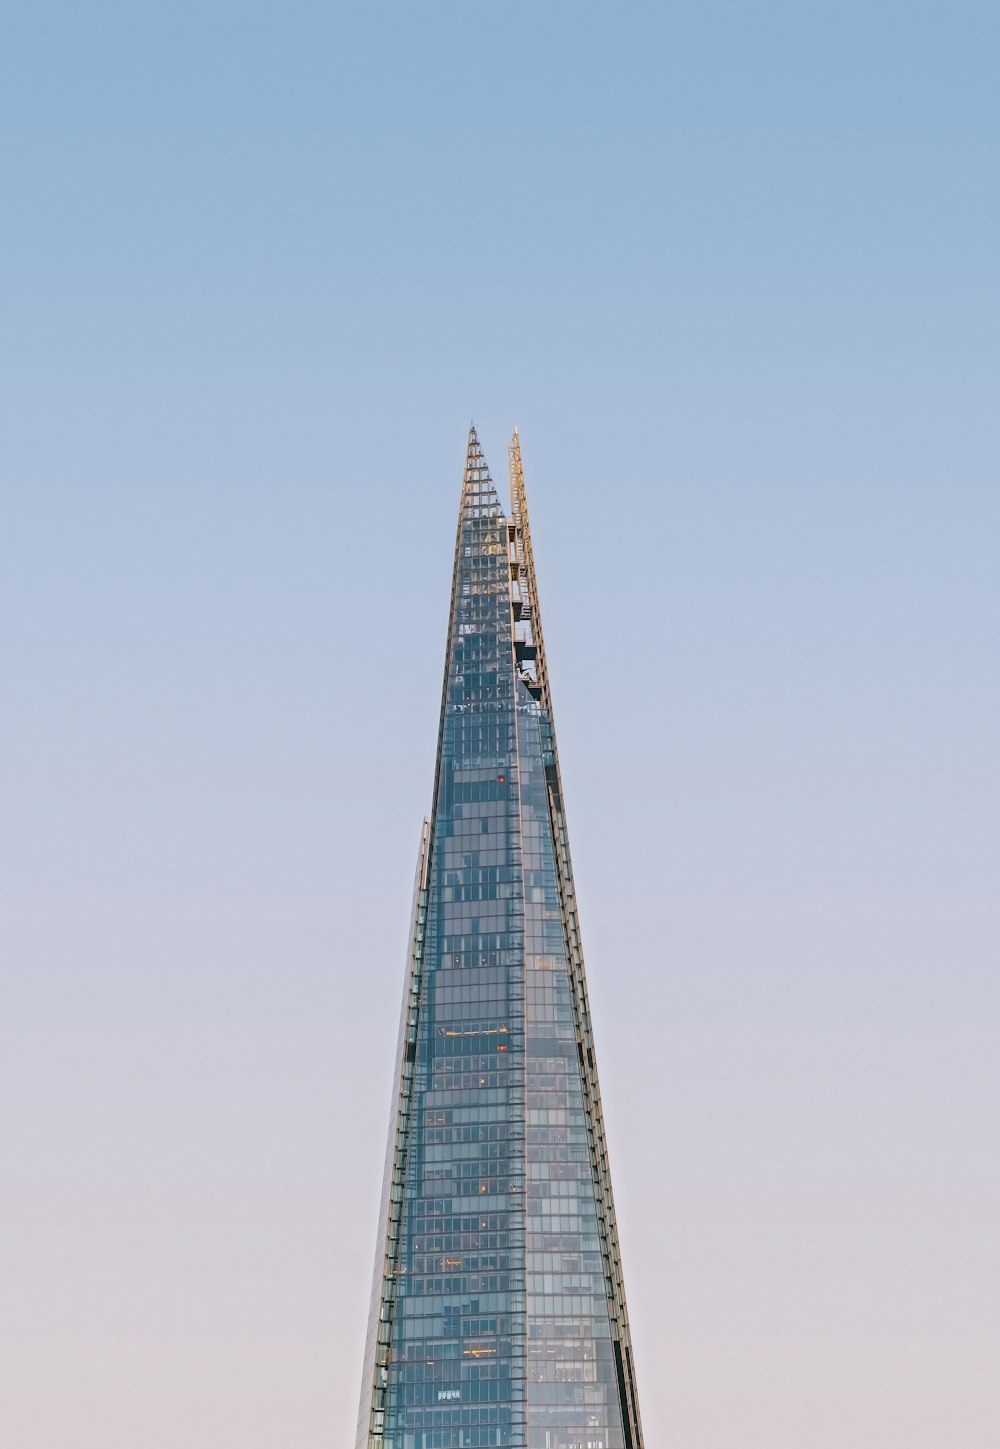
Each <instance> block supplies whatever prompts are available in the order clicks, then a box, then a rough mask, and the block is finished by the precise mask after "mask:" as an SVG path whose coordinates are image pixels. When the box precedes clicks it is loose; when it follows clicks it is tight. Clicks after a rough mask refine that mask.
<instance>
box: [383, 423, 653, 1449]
mask: <svg viewBox="0 0 1000 1449" xmlns="http://www.w3.org/2000/svg"><path fill="white" fill-rule="evenodd" d="M509 452H510V488H511V506H510V516H509V517H507V516H505V514H504V513H503V511H502V509H501V506H500V501H499V498H498V497H497V493H496V490H495V488H494V486H493V482H492V480H491V478H490V474H489V471H488V469H487V467H486V461H485V459H484V457H483V454H482V450H481V448H480V446H479V440H478V438H477V436H476V431H475V428H472V429H471V430H470V433H469V443H468V451H467V456H466V462H465V476H464V479H463V484H462V501H461V508H460V512H459V521H458V540H457V544H456V548H455V571H454V579H453V583H452V594H451V613H450V619H449V626H448V647H447V657H446V663H445V678H444V692H443V699H442V705H441V727H440V734H439V737H438V751H437V765H436V771H435V780H434V801H433V809H432V813H431V818H430V820H429V821H427V822H426V823H425V826H424V832H423V838H422V844H421V851H420V860H419V864H418V868H417V881H416V890H415V897H414V907H413V926H412V936H411V947H410V957H409V966H408V971H407V978H406V985H405V990H404V998H403V1015H402V1023H401V1028H400V1037H399V1048H398V1053H397V1093H396V1098H395V1103H394V1116H393V1121H392V1123H391V1124H390V1132H389V1148H388V1155H387V1161H386V1174H385V1187H384V1191H383V1197H382V1211H381V1222H380V1226H379V1244H378V1252H377V1259H376V1264H375V1281H374V1286H373V1292H372V1307H371V1315H370V1319H369V1325H368V1338H367V1346H366V1353H365V1369H364V1382H363V1385H362V1393H361V1411H360V1415H359V1421H358V1434H357V1441H356V1449H460V1446H461V1449H465V1446H468V1449H479V1446H484V1445H510V1446H519V1449H642V1429H641V1427H640V1422H639V1407H638V1402H637V1399H636V1389H635V1375H634V1370H633V1364H632V1347H631V1341H630V1338H629V1328H628V1318H627V1314H626V1310H625V1291H624V1284H623V1281H622V1269H621V1259H620V1256H619V1251H618V1234H617V1229H616V1226H615V1211H614V1202H613V1199H612V1194H611V1178H610V1175H609V1171H608V1159H607V1152H606V1147H605V1138H604V1124H603V1118H602V1113H601V1099H600V1093H599V1091H598V1085H597V1068H596V1063H595V1060H594V1048H593V1039H592V1036H591V1026H590V1010H589V1006H588V1003H587V986H586V981H585V978H584V969H583V955H582V953H581V948H580V932H579V926H578V922H577V912H576V897H575V895H574V890H573V872H572V868H571V865H570V856H569V843H568V841H567V838H566V822H565V815H564V811H563V794H562V785H561V782H560V779H559V762H558V757H557V754H556V740H555V731H554V728H553V723H552V703H551V697H550V693H549V678H548V671H547V668H546V662H545V646H544V643H543V640H542V625H541V617H540V615H539V610H538V590H537V586H536V582H535V565H534V558H533V555H532V549H531V532H530V529H529V527H528V511H527V505H526V500H525V492H524V476H523V472H522V467H521V450H520V444H519V441H518V436H517V433H516V432H515V434H514V437H513V440H512V442H511V445H510V450H509Z"/></svg>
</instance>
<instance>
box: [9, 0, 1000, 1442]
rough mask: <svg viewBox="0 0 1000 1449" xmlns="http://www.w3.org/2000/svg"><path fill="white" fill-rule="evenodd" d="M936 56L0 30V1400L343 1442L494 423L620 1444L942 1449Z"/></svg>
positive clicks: (985, 41) (869, 27)
mask: <svg viewBox="0 0 1000 1449" xmlns="http://www.w3.org/2000/svg"><path fill="white" fill-rule="evenodd" d="M998 61H1000V19H998V15H997V12H996V10H995V9H994V8H993V7H989V6H985V5H973V4H962V3H958V4H948V5H945V4H943V3H942V4H922V3H915V4H907V5H902V4H887V3H886V4H876V5H873V6H871V5H869V6H861V5H858V4H853V3H844V4H838V5H827V6H818V5H817V6H810V7H803V6H792V5H778V4H767V3H765V4H762V5H759V6H757V7H754V8H753V9H752V10H751V9H750V8H749V7H746V6H736V5H731V4H713V3H704V4H699V5H693V4H688V5H668V4H664V5H657V6H622V7H618V8H616V9H615V10H611V9H610V8H608V7H603V6H596V5H590V4H576V5H572V6H570V5H563V4H543V5H538V6H522V5H505V6H502V7H501V6H488V5H482V4H471V5H470V4H467V5H463V6H459V5H453V6H452V5H444V4H429V5H426V6H424V7H412V6H401V5H385V4H376V5H368V6H360V5H358V6H343V5H333V6H330V5H319V4H315V5H312V4H295V3H293V4H290V5H287V6H283V7H280V9H279V8H278V7H269V6H262V5H253V4H243V5H239V6H236V5H223V4H218V3H213V0H208V3H204V4H201V5H198V6H195V5H184V4H171V5H166V4H162V5H161V4H144V5H142V6H138V7H137V6H134V5H133V6H126V5H110V4H102V3H99V0H98V3H95V4H93V5H90V6H88V7H79V6H67V5H47V4H44V3H39V4H32V5H30V6H29V5H12V6H8V7H7V8H6V9H5V10H4V13H3V16H2V18H0V81H2V85H0V119H2V131H3V138H4V143H3V154H2V166H3V172H2V188H0V196H2V200H0V205H2V207H3V210H4V224H3V227H2V233H0V255H2V258H3V267H2V269H0V275H2V282H0V286H2V289H3V318H4V323H3V335H4V340H5V342H6V344H7V345H6V346H5V347H4V348H3V349H2V354H0V369H2V373H0V377H2V386H3V395H4V408H3V415H4V416H3V420H2V422H0V486H2V494H3V500H2V509H3V528H2V542H0V549H2V553H3V567H2V570H0V594H2V614H0V617H2V625H0V627H2V629H3V658H4V660H5V677H6V690H5V698H6V701H7V703H6V707H5V709H4V712H3V722H2V725H0V731H2V735H3V742H4V747H3V750H2V755H0V759H2V764H0V776H2V790H3V817H4V821H5V825H6V829H5V831H4V832H3V835H4V843H3V860H2V863H0V864H2V895H3V898H4V902H3V919H4V923H5V925H4V931H3V937H4V944H3V949H2V970H3V995H4V1003H5V1004H4V1010H3V1019H4V1020H3V1026H2V1028H0V1030H2V1032H3V1033H4V1034H5V1036H6V1038H7V1039H6V1040H5V1041H4V1043H3V1048H2V1052H0V1076H2V1082H3V1085H2V1096H0V1118H2V1122H3V1128H4V1131H5V1134H6V1135H7V1136H8V1139H9V1144H10V1149H9V1151H5V1153H4V1162H3V1167H2V1169H0V1173H2V1177H3V1182H2V1186H3V1193H4V1198H5V1202H6V1203H7V1209H6V1217H7V1221H8V1227H9V1231H5V1235H4V1238H5V1241H4V1246H3V1248H2V1249H0V1252H3V1253H5V1254H6V1255H7V1258H8V1261H7V1262H6V1263H5V1274H6V1277H7V1280H8V1283H9V1285H10V1286H9V1288H8V1289H7V1290H6V1291H5V1293H4V1295H3V1300H4V1306H3V1308H2V1310H0V1334H2V1335H3V1337H4V1345H3V1348H4V1352H3V1353H0V1364H3V1365H4V1367H3V1368H0V1384H2V1386H3V1389H4V1392H5V1394H6V1400H5V1405H6V1407H5V1408H4V1410H3V1414H4V1416H5V1417H6V1418H7V1419H9V1422H10V1425H11V1427H10V1428H9V1429H7V1430H6V1433H7V1437H10V1438H11V1440H12V1442H14V1441H16V1442H17V1443H18V1445H19V1446H20V1449H43V1446H46V1449H47V1446H49V1445H51V1444H58V1445H59V1446H60V1449H92V1446H94V1449H96V1446H97V1445H98V1444H99V1445H100V1446H101V1449H118V1446H122V1449H125V1446H128V1449H132V1446H134V1444H135V1443H136V1442H142V1443H143V1445H144V1449H176V1445H177V1444H178V1443H181V1442H183V1443H185V1444H188V1445H190V1446H192V1449H199V1446H202V1445H204V1446H205V1449H225V1446H227V1445H229V1444H232V1445H234V1446H235V1445H237V1444H239V1446H240V1449H277V1446H279V1445H281V1446H286V1445H287V1444H288V1443H289V1442H290V1440H292V1439H293V1438H294V1440H295V1442H296V1443H297V1444H299V1445H300V1446H302V1449H311V1446H314V1445H315V1446H317V1449H319V1446H320V1445H324V1446H329V1445H333V1446H335V1449H348V1446H349V1444H350V1443H351V1435H352V1433H353V1423H354V1415H355V1404H356V1396H357V1386H358V1377H359V1373H360V1355H361V1342H362V1333H363V1322H364V1317H365V1314H366V1309H367V1291H368V1280H369V1276H370V1263H371V1257H372V1252H373V1238H374V1230H375V1212H376V1205H377V1198H378V1188H379V1176H380V1172H381V1162H382V1153H383V1143H384V1135H385V1127H386V1122H387V1116H388V1095H389V1076H390V1069H391V1054H392V1049H393V1045H394V1042H395V1023H396V1014H397V1004H398V995H399V989H400V986H401V979H402V970H403V956H404V950H405V933H406V921H407V913H408V908H409V891H410V885H411V880H412V870H413V861H414V858H415V852H416V846H417V840H418V835H419V827H420V820H421V818H422V815H423V813H424V811H425V810H426V809H427V808H428V805H429V796H430V787H431V779H432V766H433V750H434V742H435V730H436V725H437V710H438V702H439V691H440V670H441V665H442V659H443V650H444V630H445V624H446V611H447V601H448V590H449V583H450V567H451V548H452V543H453V538H454V518H455V509H456V506H457V501H458V490H459V484H460V478H461V467H462V461H463V456H464V443H465V433H466V429H467V427H468V423H469V420H470V418H473V417H474V418H475V420H476V422H477V424H478V427H479V432H480V436H481V438H482V440H483V444H484V447H485V450H486V454H487V458H488V460H489V461H490V463H491V465H492V468H493V471H494V476H495V477H496V478H497V479H498V481H499V482H501V485H502V480H503V478H504V474H505V448H506V442H507V439H508V437H509V434H510V431H511V430H512V428H513V426H514V424H517V425H518V427H519V429H520V433H521V437H522V443H523V448H524V456H525V468H526V477H527V485H528V491H529V499H530V502H531V507H532V523H533V533H534V536H535V545H536V552H537V555H538V566H539V573H540V587H541V591H542V598H543V607H544V613H545V624H546V642H547V645H548V649H549V652H550V655H551V660H550V663H551V669H552V674H553V678H554V692H555V704H556V711H557V724H558V729H559V739H560V753H561V756H562V761H563V769H564V774H565V785H566V792H567V798H568V805H569V812H570V823H571V829H572V832H573V848H574V860H575V863H576V868H577V873H578V888H579V895H580V902H581V911H582V916H583V927H584V934H585V942H586V946H587V954H588V970H589V974H590V983H591V991H592V996H593V999H594V1009H595V1016H596V1032H597V1045H598V1050H599V1057H600V1062H601V1069H602V1084H603V1092H604V1096H605V1105H606V1110H607V1112H608V1117H609V1132H610V1141H611V1152H612V1163H613V1168H614V1172H615V1181H616V1190H617V1194H618V1198H619V1208H620V1216H621V1219H622V1233H623V1248H624V1253H625V1267H626V1276H627V1280H628V1283H629V1291H630V1306H631V1313H632V1319H633V1335H634V1338H635V1341H636V1358H637V1367H638V1372H639V1376H640V1378H639V1382H640V1393H641V1401H642V1409H643V1415H644V1420H645V1424H646V1428H647V1433H648V1437H649V1439H650V1442H651V1444H653V1445H671V1444H673V1445H677V1446H682V1445H683V1446H684V1449H756V1446H758V1445H760V1446H767V1449H801V1446H802V1444H803V1443H808V1444H809V1445H810V1449H833V1446H837V1449H844V1446H850V1449H868V1446H869V1445H871V1446H878V1449H884V1446H888V1445H895V1444H903V1443H905V1444H906V1445H907V1446H908V1449H953V1446H954V1444H955V1443H956V1440H960V1441H961V1442H962V1443H966V1444H970V1445H971V1444H986V1443H989V1442H992V1441H993V1440H994V1439H996V1438H997V1435H998V1433H1000V1399H998V1397H997V1388H996V1381H995V1364H996V1359H997V1351H998V1347H1000V1344H998V1339H1000V1300H998V1297H997V1292H996V1286H995V1285H996V1283H997V1282H998V1281H1000V1276H998V1274H997V1267H998V1264H997V1262H996V1236H995V1231H994V1225H995V1222H996V1219H997V1216H998V1213H1000V1201H998V1198H1000V1175H998V1171H997V1165H996V1164H997V1154H996V1142H997V1129H998V1125H1000V1124H998V1121H997V1103H998V1086H1000V1083H998V1081H997V1071H996V1064H995V1056H996V1053H995V1022H996V1008H997V958H998V944H1000V940H998V938H1000V929H998V913H997V905H996V882H997V867H998V855H1000V849H998V847H1000V840H998V827H997V819H998V813H997V807H998V804H1000V800H998V793H1000V791H998V786H1000V772H998V763H997V762H998V748H997V747H998V743H1000V740H998V717H1000V712H998V703H1000V701H998V686H997V675H996V665H995V661H996V654H997V643H998V625H1000V606H998V588H997V573H998V569H997V562H998V561H997V539H998V536H1000V501H998V466H997V465H998V456H1000V446H998V445H1000V426H998V422H997V417H998V409H997V406H996V398H997V393H998V382H1000V376H998V361H997V359H998V348H997V331H998V326H997V324H998V282H997V277H998V269H997V264H996V258H997V256H998V255H1000V236H998V232H1000V227H998V220H1000V216H998V212H1000V203H998V199H997V187H996V157H997V143H998V138H1000V116H998V102H997V98H996V96H997V87H996V74H997V69H998Z"/></svg>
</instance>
